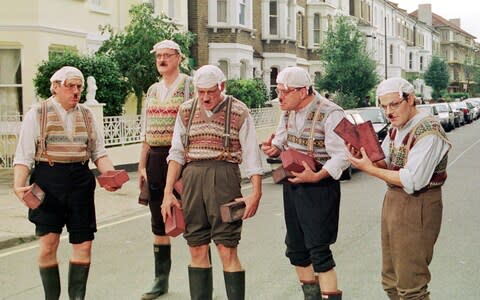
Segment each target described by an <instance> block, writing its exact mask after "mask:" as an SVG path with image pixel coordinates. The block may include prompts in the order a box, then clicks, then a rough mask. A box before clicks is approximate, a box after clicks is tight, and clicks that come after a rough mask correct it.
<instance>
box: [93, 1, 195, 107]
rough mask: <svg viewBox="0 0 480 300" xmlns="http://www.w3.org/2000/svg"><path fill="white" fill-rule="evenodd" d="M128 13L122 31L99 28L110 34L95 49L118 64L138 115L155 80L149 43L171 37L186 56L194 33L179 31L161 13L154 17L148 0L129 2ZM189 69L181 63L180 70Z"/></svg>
mask: <svg viewBox="0 0 480 300" xmlns="http://www.w3.org/2000/svg"><path fill="white" fill-rule="evenodd" d="M129 14H130V17H131V20H132V21H131V22H130V24H129V25H128V26H126V28H125V31H123V32H120V33H116V34H115V33H113V30H112V28H111V26H109V25H106V26H104V27H102V30H103V32H105V31H108V32H110V34H111V37H110V39H108V40H107V41H105V43H104V44H103V45H102V46H101V47H100V49H99V51H98V52H99V53H106V54H107V55H109V56H111V57H112V58H113V59H114V60H115V61H116V62H117V63H118V65H119V66H120V71H121V72H122V74H123V76H124V77H125V78H126V82H127V84H128V88H129V90H131V91H133V92H134V93H135V96H136V97H137V114H140V112H141V108H142V98H143V94H144V93H146V92H147V90H148V88H149V87H150V85H152V84H153V83H155V82H156V81H158V79H159V78H158V72H157V69H156V65H155V56H154V55H153V54H152V53H150V50H151V49H152V47H153V45H155V44H156V43H157V42H159V41H161V40H165V39H171V40H174V41H175V42H177V43H178V44H179V46H180V48H181V50H182V52H183V54H184V55H185V57H187V58H188V57H189V53H190V51H189V47H190V45H191V44H192V43H193V41H194V35H193V34H192V33H190V32H180V31H179V30H178V28H177V26H176V25H175V24H174V23H173V22H172V21H171V20H170V19H169V18H168V17H166V16H165V15H160V16H158V17H156V16H154V15H153V7H152V6H151V5H150V4H148V3H143V4H138V5H133V6H132V7H131V8H130V10H129ZM189 68H190V66H189V65H188V63H185V64H183V65H182V71H184V72H187V73H188V70H189Z"/></svg>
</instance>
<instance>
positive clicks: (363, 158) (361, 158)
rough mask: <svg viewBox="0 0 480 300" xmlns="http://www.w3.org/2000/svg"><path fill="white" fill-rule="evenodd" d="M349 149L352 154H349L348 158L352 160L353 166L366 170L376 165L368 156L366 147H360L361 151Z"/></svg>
mask: <svg viewBox="0 0 480 300" xmlns="http://www.w3.org/2000/svg"><path fill="white" fill-rule="evenodd" d="M352 148H353V147H352ZM353 149H354V148H353ZM349 150H350V155H349V156H348V160H349V161H350V163H351V164H352V166H353V167H355V168H357V169H359V170H361V171H366V170H367V169H368V168H371V167H374V164H373V163H372V161H371V160H370V159H369V158H368V155H367V152H366V151H365V148H363V147H362V148H360V152H359V151H357V150H351V149H350V148H349Z"/></svg>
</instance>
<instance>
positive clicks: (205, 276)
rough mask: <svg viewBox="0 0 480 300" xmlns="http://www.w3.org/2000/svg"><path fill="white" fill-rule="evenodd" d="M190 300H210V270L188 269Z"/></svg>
mask: <svg viewBox="0 0 480 300" xmlns="http://www.w3.org/2000/svg"><path fill="white" fill-rule="evenodd" d="M188 283H189V285H190V299H192V300H211V299H212V292H213V279H212V268H211V267H210V268H194V267H190V266H189V267H188Z"/></svg>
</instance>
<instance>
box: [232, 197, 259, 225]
mask: <svg viewBox="0 0 480 300" xmlns="http://www.w3.org/2000/svg"><path fill="white" fill-rule="evenodd" d="M235 201H243V202H245V212H244V213H243V216H242V220H245V219H248V218H251V217H253V216H255V214H256V213H257V209H258V205H259V204H260V197H256V196H255V195H253V194H250V195H248V196H247V197H243V198H236V199H235Z"/></svg>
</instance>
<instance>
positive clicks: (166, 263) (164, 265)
mask: <svg viewBox="0 0 480 300" xmlns="http://www.w3.org/2000/svg"><path fill="white" fill-rule="evenodd" d="M153 255H154V259H155V280H154V281H153V285H152V288H151V289H150V291H149V292H147V293H145V294H143V295H142V300H152V299H156V298H158V297H159V296H161V295H163V294H166V293H168V278H169V275H170V268H171V267H172V259H171V246H170V245H153Z"/></svg>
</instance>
